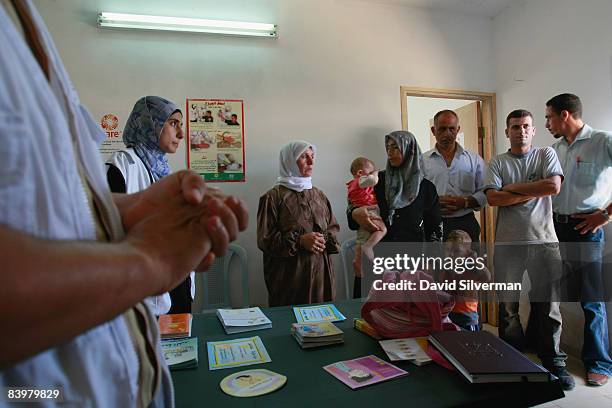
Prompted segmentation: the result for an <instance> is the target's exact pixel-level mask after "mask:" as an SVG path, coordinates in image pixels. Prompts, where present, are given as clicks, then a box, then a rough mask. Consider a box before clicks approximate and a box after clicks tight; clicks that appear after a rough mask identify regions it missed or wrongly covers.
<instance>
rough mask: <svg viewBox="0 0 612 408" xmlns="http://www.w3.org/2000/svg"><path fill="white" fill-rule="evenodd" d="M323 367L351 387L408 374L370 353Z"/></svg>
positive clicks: (359, 386) (363, 385)
mask: <svg viewBox="0 0 612 408" xmlns="http://www.w3.org/2000/svg"><path fill="white" fill-rule="evenodd" d="M323 369H324V370H325V371H327V372H328V373H330V374H331V375H333V376H334V377H336V378H337V379H339V380H340V381H342V382H343V383H344V384H346V385H348V386H349V387H351V388H352V389H355V388H361V387H365V386H366V385H370V384H376V383H379V382H382V381H387V380H390V379H392V378H398V377H403V376H405V375H408V372H406V371H404V370H402V369H400V368H397V367H396V366H394V365H393V364H389V363H387V362H386V361H383V360H381V359H380V358H378V357H376V356H372V355H370V356H366V357H361V358H356V359H354V360H346V361H340V362H337V363H334V364H330V365H327V366H325V367H323Z"/></svg>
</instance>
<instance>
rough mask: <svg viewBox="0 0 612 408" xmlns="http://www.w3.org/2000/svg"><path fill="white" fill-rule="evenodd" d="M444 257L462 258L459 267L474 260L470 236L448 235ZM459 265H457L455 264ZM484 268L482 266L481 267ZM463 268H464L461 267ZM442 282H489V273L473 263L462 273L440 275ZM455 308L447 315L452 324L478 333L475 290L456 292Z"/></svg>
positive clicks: (465, 234)
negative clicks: (470, 259)
mask: <svg viewBox="0 0 612 408" xmlns="http://www.w3.org/2000/svg"><path fill="white" fill-rule="evenodd" d="M444 255H445V257H450V258H454V259H455V260H456V259H458V258H463V260H462V263H461V265H465V262H466V260H467V259H469V258H472V259H474V260H475V258H476V256H477V255H476V253H475V252H474V251H473V250H472V239H471V238H470V235H469V234H468V233H467V232H465V231H463V230H453V231H451V232H450V233H449V234H448V238H447V240H446V243H445V245H444ZM455 265H459V263H455ZM483 266H484V265H483ZM463 268H464V267H463ZM440 280H441V281H442V282H443V281H444V280H448V281H449V282H450V281H452V280H457V281H459V280H473V281H476V282H489V281H491V273H490V272H489V270H488V269H487V267H486V266H484V267H483V268H480V269H479V265H478V263H476V262H474V267H472V268H470V269H467V268H466V269H465V271H463V272H462V273H459V271H458V270H457V268H456V270H455V271H447V272H443V273H442V274H441V279H440ZM454 295H455V306H454V307H453V310H452V311H451V312H450V313H449V314H448V317H449V318H450V319H451V321H452V322H453V323H455V324H456V325H457V326H459V327H461V328H462V329H464V330H468V331H479V330H480V323H479V321H478V291H476V290H462V291H461V290H457V291H456V292H455V293H454Z"/></svg>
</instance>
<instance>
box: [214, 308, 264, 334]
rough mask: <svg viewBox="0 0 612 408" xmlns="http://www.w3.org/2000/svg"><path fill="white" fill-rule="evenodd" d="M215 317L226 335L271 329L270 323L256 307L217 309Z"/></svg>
mask: <svg viewBox="0 0 612 408" xmlns="http://www.w3.org/2000/svg"><path fill="white" fill-rule="evenodd" d="M217 317H218V318H219V320H220V321H221V324H222V325H223V329H224V330H225V332H226V333H227V334H233V333H242V332H248V331H252V330H261V329H271V328H272V322H271V321H270V319H268V318H267V317H266V315H265V314H263V312H262V311H261V309H260V308H258V307H250V308H248V309H217Z"/></svg>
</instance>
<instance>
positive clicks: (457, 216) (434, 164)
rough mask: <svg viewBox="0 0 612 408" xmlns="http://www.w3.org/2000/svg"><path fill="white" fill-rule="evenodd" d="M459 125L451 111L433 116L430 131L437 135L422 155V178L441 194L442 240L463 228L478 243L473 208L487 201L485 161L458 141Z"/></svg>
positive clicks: (457, 119)
mask: <svg viewBox="0 0 612 408" xmlns="http://www.w3.org/2000/svg"><path fill="white" fill-rule="evenodd" d="M460 129H461V127H460V126H459V117H458V116H457V114H456V113H455V112H453V111H452V110H443V111H440V112H438V113H436V115H435V116H434V125H433V126H432V127H431V132H432V133H433V135H434V136H435V138H436V145H435V147H434V148H433V149H431V150H429V151H428V152H425V153H424V154H423V164H424V172H425V178H427V179H428V180H429V181H431V182H432V183H433V184H434V185H435V186H436V190H437V192H438V196H439V197H440V207H441V213H442V223H443V227H444V230H443V232H444V240H445V241H446V239H447V237H448V233H449V232H450V231H452V230H463V231H465V232H467V233H468V234H469V235H470V238H472V242H474V243H477V242H480V224H479V223H478V221H477V220H476V217H475V216H474V211H478V210H480V209H481V208H482V207H484V206H485V204H486V203H487V197H486V196H485V194H484V192H483V191H482V188H483V186H484V176H485V171H486V170H485V163H484V160H482V158H481V157H480V156H479V155H478V154H476V153H473V152H471V151H469V150H467V149H465V148H463V147H462V146H461V145H460V144H459V143H458V142H457V135H458V133H459V130H460Z"/></svg>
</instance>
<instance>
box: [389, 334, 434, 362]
mask: <svg viewBox="0 0 612 408" xmlns="http://www.w3.org/2000/svg"><path fill="white" fill-rule="evenodd" d="M379 343H380V346H381V347H382V349H383V350H384V351H385V353H387V356H388V357H389V360H391V361H406V360H407V361H410V362H411V363H413V364H415V365H417V366H422V365H425V364H428V363H431V361H432V360H431V358H430V357H429V356H428V355H427V353H426V352H425V350H426V349H427V338H426V337H415V338H410V339H392V340H382V341H379Z"/></svg>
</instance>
